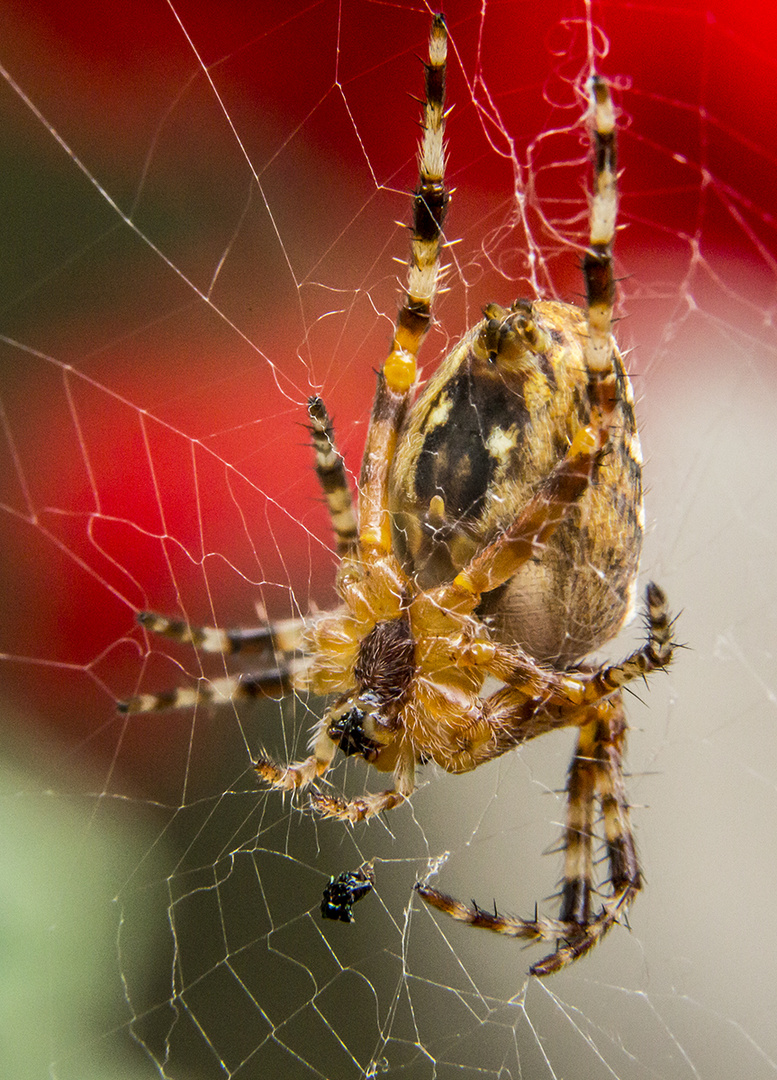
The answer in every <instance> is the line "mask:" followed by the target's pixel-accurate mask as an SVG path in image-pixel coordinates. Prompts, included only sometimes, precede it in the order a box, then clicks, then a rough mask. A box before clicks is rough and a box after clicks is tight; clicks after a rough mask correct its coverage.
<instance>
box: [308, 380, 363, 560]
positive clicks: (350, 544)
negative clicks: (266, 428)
mask: <svg viewBox="0 0 777 1080" xmlns="http://www.w3.org/2000/svg"><path fill="white" fill-rule="evenodd" d="M308 416H309V417H310V428H309V430H310V434H311V436H312V438H313V449H314V450H315V452H316V475H317V476H318V480H319V483H320V484H321V488H322V490H323V492H324V496H325V498H326V502H327V507H328V508H329V520H330V521H331V523H332V531H333V532H334V534H335V539H336V540H337V554H338V555H339V557H340V558H341V559H343V558H345V557H346V556H347V555H353V554H355V553H356V551H357V548H358V538H359V530H358V525H357V522H356V512H355V510H354V505H353V495H352V493H351V486H350V484H349V483H348V477H347V476H346V473H345V465H344V463H343V458H342V455H341V454H340V452H339V450H338V449H337V446H336V444H335V440H334V431H333V429H332V421H331V420H330V418H329V413H328V412H327V410H326V406H325V405H324V403H323V401H322V400H321V398H320V397H312V398H310V400H309V401H308Z"/></svg>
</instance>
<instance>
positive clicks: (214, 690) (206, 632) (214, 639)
mask: <svg viewBox="0 0 777 1080" xmlns="http://www.w3.org/2000/svg"><path fill="white" fill-rule="evenodd" d="M138 622H139V623H140V624H141V626H144V627H145V628H146V629H147V630H148V631H149V632H151V633H153V634H158V635H159V636H160V637H166V638H168V639H169V640H171V641H178V642H181V643H182V644H185V645H193V646H194V648H195V649H196V650H197V651H198V652H204V653H216V654H221V655H231V654H234V653H238V652H245V653H252V654H257V655H258V656H259V657H260V665H259V668H258V670H257V671H256V672H252V673H250V674H244V675H233V676H224V677H222V678H216V679H211V680H209V681H204V680H203V681H202V683H201V685H200V687H198V688H194V687H178V688H177V689H174V690H168V691H164V692H162V693H161V694H136V695H135V696H134V697H131V698H128V699H127V700H126V701H120V702H119V703H118V705H117V708H118V710H119V712H122V713H143V712H159V711H162V710H166V709H187V708H191V707H193V706H194V705H200V704H210V703H214V704H223V703H225V702H229V701H240V700H246V699H250V698H256V697H280V696H282V695H283V694H286V693H288V692H289V691H290V690H292V689H295V688H300V687H301V686H302V685H304V673H305V671H306V669H307V661H306V660H305V659H304V657H302V656H300V653H301V652H302V651H303V649H304V633H305V630H306V628H307V623H306V622H305V621H304V620H303V619H284V620H281V621H279V622H277V623H271V624H268V625H267V626H259V627H252V628H243V629H233V630H221V629H218V628H216V627H213V626H190V625H189V623H187V622H185V621H184V620H182V619H168V618H167V617H166V616H165V615H157V614H155V613H154V612H152V611H141V612H140V613H139V614H138Z"/></svg>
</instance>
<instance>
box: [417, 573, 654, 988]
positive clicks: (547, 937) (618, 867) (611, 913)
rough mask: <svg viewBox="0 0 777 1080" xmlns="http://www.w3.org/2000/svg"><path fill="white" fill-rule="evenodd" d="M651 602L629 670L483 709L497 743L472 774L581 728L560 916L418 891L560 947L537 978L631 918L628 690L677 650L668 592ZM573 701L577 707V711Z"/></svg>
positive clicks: (550, 682)
mask: <svg viewBox="0 0 777 1080" xmlns="http://www.w3.org/2000/svg"><path fill="white" fill-rule="evenodd" d="M646 600H647V622H648V640H647V642H646V643H645V645H643V646H642V648H641V649H638V650H637V651H636V652H634V653H632V654H631V655H630V656H629V657H627V659H626V660H624V661H623V662H622V663H620V664H614V665H609V666H606V667H603V668H601V669H599V670H598V671H595V672H584V671H581V672H580V681H579V682H578V683H577V685H576V686H575V685H574V680H575V675H574V674H567V675H563V676H562V675H559V674H557V673H554V672H550V671H548V672H547V673H546V674H547V685H546V688H545V691H544V692H543V694H542V696H540V695H538V696H537V697H535V698H534V699H531V698H529V699H527V696H526V690H525V687H524V688H517V687H515V686H507V687H505V688H504V689H503V690H500V691H497V692H496V693H495V694H494V695H492V696H491V697H490V698H488V699H487V700H486V701H485V702H484V707H485V709H486V710H488V712H489V714H490V722H491V723H492V724H493V726H494V732H495V741H494V743H493V744H492V745H491V746H490V747H489V748H488V749H487V750H486V752H484V755H483V758H482V760H478V761H477V762H476V763H475V766H474V767H476V766H477V765H479V764H482V763H483V762H485V761H487V760H490V759H491V758H493V757H496V756H498V755H499V754H501V753H504V752H505V751H507V750H509V749H511V748H512V747H514V746H517V745H519V744H520V743H522V742H525V741H527V740H528V739H532V738H535V737H536V736H538V735H542V734H545V733H546V732H547V731H551V730H553V729H555V728H558V727H566V726H570V725H575V726H578V727H579V728H580V731H579V733H578V744H577V748H576V751H575V756H574V758H573V760H572V764H571V766H570V770H569V777H568V783H567V798H568V802H567V824H566V828H565V832H564V838H563V842H562V848H563V850H564V872H563V881H562V888H561V911H560V914H559V918H558V919H540V918H536V917H535V918H534V919H521V918H517V917H511V916H503V915H499V914H498V913H496V912H494V913H493V914H492V913H490V912H487V911H484V910H483V909H482V908H479V907H478V906H477V905H474V906H469V905H467V904H463V903H462V902H461V901H459V900H456V899H455V898H454V897H452V896H449V895H447V894H446V893H443V892H440V891H439V890H438V889H434V888H432V887H431V886H430V885H428V884H426V883H420V882H419V883H418V884H417V885H416V891H417V892H418V894H419V895H420V896H421V898H422V899H423V900H424V901H425V902H426V903H427V904H429V905H430V906H432V907H435V908H437V909H438V910H439V911H442V912H444V913H445V914H447V915H450V916H451V917H452V918H454V919H457V920H458V921H459V922H465V923H468V924H470V925H472V926H480V927H483V928H485V929H487V930H491V931H493V932H495V933H499V934H504V935H506V936H508V937H516V938H525V939H528V940H534V941H539V940H543V941H555V942H556V944H557V948H556V951H555V952H554V953H551V954H550V955H549V956H547V957H545V958H543V959H542V960H540V961H538V962H537V963H536V964H534V965H533V966H532V967H531V969H530V971H531V974H533V975H538V976H543V975H550V974H553V973H554V972H556V971H559V970H561V968H563V967H566V966H567V965H568V964H570V963H572V961H573V960H576V959H577V958H578V957H579V956H582V955H584V954H585V953H587V952H588V951H589V950H590V949H592V948H593V947H594V946H595V945H596V944H597V942H599V941H600V940H601V939H602V937H603V936H604V935H605V934H606V933H607V931H608V930H609V929H610V927H612V926H613V925H614V924H615V923H616V922H618V921H619V919H620V918H621V917H622V916H623V915H624V914H625V912H626V911H627V909H628V907H629V905H630V904H631V902H632V900H633V899H634V897H635V896H636V894H637V892H638V891H639V889H640V888H641V883H642V879H641V872H640V867H639V862H638V859H637V852H636V845H635V842H634V834H633V831H632V827H631V821H630V815H629V805H628V801H627V798H626V788H625V784H624V780H623V758H624V752H625V743H626V732H627V730H628V726H627V723H626V717H625V713H624V709H623V700H622V687H623V686H625V685H626V683H628V682H631V681H633V680H634V679H637V678H642V677H644V676H646V675H647V674H648V673H649V672H650V671H653V670H656V669H659V668H664V667H666V666H667V665H668V664H669V663H670V662H671V659H672V654H673V650H674V648H675V643H674V642H673V640H672V620H671V618H670V617H669V614H668V611H667V605H666V599H665V597H664V594H663V592H662V591H661V589H659V587H658V586H657V585H654V584H652V583H651V584H650V585H648V587H647V592H646ZM530 660H531V658H529V661H530ZM539 670H540V671H541V669H539ZM515 677H516V678H518V670H516V672H515ZM565 684H566V688H565ZM535 688H536V684H535ZM565 689H566V692H568V693H569V694H570V695H571V696H570V697H569V698H568V699H567V701H566V704H565V703H564V700H563V698H564V693H565ZM575 699H576V700H577V701H578V702H579V703H580V704H579V705H578V706H577V707H576V705H575ZM597 799H598V800H599V804H600V807H601V813H602V819H603V822H604V835H605V844H606V848H607V857H608V860H609V867H610V872H609V885H610V895H609V896H608V897H607V899H606V900H605V901H604V903H603V904H602V907H601V909H600V911H599V912H598V913H597V914H596V915H595V916H592V915H591V895H592V891H593V881H592V878H593V854H592V852H593V842H594V825H595V813H594V811H595V803H596V800H597Z"/></svg>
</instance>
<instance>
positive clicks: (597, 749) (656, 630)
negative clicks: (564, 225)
mask: <svg viewBox="0 0 777 1080" xmlns="http://www.w3.org/2000/svg"><path fill="white" fill-rule="evenodd" d="M446 53H447V30H446V25H445V20H444V18H443V16H442V15H435V16H434V17H433V20H432V26H431V35H430V42H429V57H428V62H427V63H426V64H425V73H426V75H425V91H426V93H425V102H424V104H423V135H422V138H421V143H420V148H419V179H418V185H417V187H416V189H415V191H414V193H413V223H412V242H411V255H410V261H409V269H408V280H407V288H406V292H405V297H404V301H403V303H402V305H401V308H400V311H399V315H398V317H397V322H396V327H395V332H394V338H393V341H392V344H391V349H390V351H389V354H388V357H387V358H386V360H385V362H384V364H383V367H382V369H381V371H380V372H379V374H378V381H377V389H376V393H375V398H374V404H373V409H372V416H371V420H370V424H369V428H368V431H367V436H366V446H365V450H364V459H363V464H362V469H361V476H360V481H359V500H358V511H357V509H356V507H355V502H354V499H353V497H352V494H351V490H350V487H349V482H348V480H347V477H346V473H345V469H344V465H343V461H342V458H341V456H340V454H339V453H338V451H337V448H336V445H335V441H334V436H333V432H332V425H331V422H330V419H329V415H328V413H327V410H326V408H325V406H324V404H323V402H322V401H321V399H320V398H318V397H314V398H311V399H310V401H309V403H308V414H309V418H310V430H311V433H312V440H313V446H314V450H315V461H316V465H315V467H316V471H317V474H318V478H319V481H320V484H321V487H322V489H323V492H324V495H325V497H326V500H327V503H328V508H329V515H330V518H331V523H332V527H333V531H334V535H335V538H336V542H337V551H338V556H339V559H340V562H339V568H338V571H337V578H336V588H337V592H338V595H339V597H340V601H341V603H340V606H339V607H338V608H337V609H336V610H334V611H331V612H326V613H323V614H321V613H316V614H312V615H310V616H309V617H307V618H300V619H290V620H286V621H283V622H279V623H275V624H272V625H265V626H262V627H259V628H256V629H238V630H219V629H215V628H212V627H205V628H194V627H191V626H190V625H189V624H188V623H186V622H183V621H180V620H173V619H169V618H166V617H164V616H162V615H157V614H153V613H149V612H141V613H140V615H139V619H140V622H141V623H142V625H143V626H144V627H146V628H147V630H149V631H152V632H153V633H156V634H162V635H165V636H166V637H168V638H171V639H173V640H175V641H179V642H188V643H191V644H192V645H193V646H194V647H195V648H197V649H200V650H204V651H208V652H217V653H235V652H238V651H253V652H254V653H257V654H258V657H259V661H258V663H259V666H258V670H257V671H256V672H254V673H251V674H244V675H240V676H236V677H225V678H222V679H216V680H214V681H212V682H210V683H209V684H207V685H203V686H202V687H201V688H199V689H196V690H194V689H188V690H187V689H178V690H174V691H171V692H170V693H163V694H143V695H139V696H136V697H134V698H131V699H130V700H129V701H126V702H124V703H122V704H121V705H120V709H121V710H122V711H124V712H130V713H136V712H144V711H149V710H156V709H163V708H176V707H179V708H180V707H186V706H192V705H195V704H197V703H198V702H205V701H219V700H220V701H225V700H226V701H234V700H237V699H241V698H246V697H253V696H257V695H259V696H261V695H267V694H274V693H277V692H279V691H280V692H284V693H287V692H292V691H293V692H307V693H313V694H315V695H322V696H329V697H332V698H333V700H332V702H331V704H329V706H328V708H327V709H326V711H325V712H324V715H323V716H322V717H321V719H320V720H319V721H318V722H317V723H316V725H315V727H314V729H313V732H312V737H311V740H310V747H309V750H310V755H309V757H307V758H306V759H305V760H303V761H297V762H294V763H291V764H288V765H282V764H278V763H276V762H274V761H272V760H270V759H269V758H268V757H265V756H260V757H258V758H257V759H256V760H254V761H253V766H254V768H255V769H256V772H257V773H258V775H259V777H260V778H261V779H262V780H263V781H264V782H265V783H266V784H268V785H270V786H271V787H273V788H276V789H279V790H280V791H295V790H297V789H301V788H309V789H310V790H311V792H312V793H311V795H310V803H311V806H312V808H313V809H314V810H315V811H317V812H318V814H320V815H322V816H323V817H326V818H336V819H338V820H340V821H343V822H349V823H355V822H359V821H362V820H365V819H368V818H371V817H373V816H374V815H376V814H380V813H382V812H384V811H388V810H390V809H392V808H393V807H396V806H399V805H401V804H403V803H404V802H406V800H407V799H409V797H410V796H411V794H412V792H413V790H414V788H415V784H416V772H417V770H418V768H419V766H422V765H425V764H427V763H430V762H435V763H436V764H437V765H439V766H441V767H442V768H443V769H446V770H448V771H449V772H452V773H462V772H468V771H470V770H471V769H476V768H477V767H478V766H479V765H482V764H484V763H485V762H487V761H493V760H494V759H495V758H497V757H499V756H500V755H501V754H504V753H506V752H507V751H508V750H511V749H513V748H514V747H516V746H520V745H521V744H523V743H525V742H526V741H527V740H528V739H533V738H535V737H536V736H538V735H541V734H543V733H544V732H547V731H551V730H553V729H556V728H562V727H574V728H577V729H578V734H577V747H576V750H575V754H574V757H573V759H572V763H571V766H570V769H569V776H568V782H567V796H568V809H567V821H566V827H565V831H564V835H563V842H562V847H563V852H564V869H563V880H562V884H561V891H560V900H561V902H560V912H559V916H558V918H557V919H550V918H540V917H539V916H538V914H537V912H536V911H535V915H534V918H531V919H521V918H515V917H507V916H503V915H500V914H497V913H496V912H494V914H490V913H488V912H486V911H484V910H482V909H481V908H480V907H478V906H477V905H474V906H471V907H470V906H468V905H465V904H463V903H461V902H460V901H458V900H455V899H453V898H452V897H450V896H447V895H446V894H445V893H442V892H439V891H438V890H437V889H435V888H433V887H432V886H431V885H429V884H428V882H418V883H417V884H416V890H417V892H418V895H419V896H420V897H421V898H422V899H423V900H424V901H425V902H426V903H427V904H429V905H431V906H432V907H434V908H437V909H439V910H440V911H441V912H445V913H447V914H448V915H450V916H452V917H453V918H454V919H458V920H460V921H462V922H465V923H469V924H471V925H474V926H481V927H485V928H487V929H489V930H492V931H495V932H497V933H499V934H504V935H507V936H508V937H517V938H523V939H528V940H529V941H545V942H550V943H552V945H553V946H554V948H553V950H552V951H551V952H550V953H549V955H548V956H546V957H545V958H544V959H542V960H540V961H539V962H538V963H535V964H534V965H533V967H532V968H531V969H530V970H531V973H532V974H534V975H548V974H550V973H552V972H556V971H558V970H560V969H561V968H563V967H565V966H566V965H568V964H569V963H570V962H572V961H573V960H575V959H577V958H578V957H581V956H583V955H584V954H586V953H588V952H589V951H590V949H591V948H592V947H593V946H594V945H595V944H596V943H597V942H598V941H600V940H601V938H602V937H603V936H604V934H605V933H607V931H608V930H609V929H610V928H611V927H612V926H613V924H614V923H615V922H619V921H621V920H622V919H623V917H624V916H625V913H626V911H627V909H628V907H629V905H630V904H631V902H632V900H633V899H634V897H635V896H636V894H637V892H638V891H639V889H640V887H641V884H642V877H641V872H640V867H639V862H638V859H637V854H636V848H635V843H634V837H633V833H632V828H631V824H630V820H629V804H628V801H627V797H626V792H625V786H624V779H623V754H624V749H625V740H626V731H627V723H626V719H625V714H624V708H623V697H622V691H623V687H624V686H625V685H626V684H627V683H629V682H631V681H632V680H634V679H637V678H644V677H645V676H647V675H648V674H649V673H650V672H651V671H653V670H654V669H658V668H664V667H666V665H667V664H669V662H670V660H671V658H672V652H673V648H674V642H673V640H672V622H671V620H670V617H669V614H668V611H667V604H666V600H665V598H664V594H663V593H662V591H661V590H660V589H659V588H658V586H657V585H654V584H650V585H648V587H647V595H646V608H647V641H646V643H645V644H644V645H643V646H642V647H641V648H640V649H638V650H637V651H635V652H633V653H632V654H631V655H630V656H629V657H628V658H627V659H625V660H624V661H622V662H621V663H618V664H614V665H603V666H597V665H595V664H591V663H586V662H585V657H586V656H588V655H589V654H590V653H592V652H593V651H594V650H596V649H598V648H599V647H600V646H601V645H603V644H604V643H606V642H607V641H609V640H610V639H611V638H612V637H614V635H615V634H616V633H617V631H618V630H619V629H620V628H621V626H622V625H623V624H624V623H625V622H626V621H627V619H628V618H630V616H631V614H632V612H633V609H634V601H635V591H636V576H637V570H638V563H639V555H640V548H641V543H642V534H643V510H642V485H641V457H640V447H639V438H638V434H637V429H636V424H635V420H634V411H633V396H632V391H631V386H630V384H629V380H628V377H627V375H626V372H625V370H624V366H623V361H622V358H621V354H620V352H619V350H618V347H617V345H616V343H615V340H614V338H613V335H612V309H613V302H614V296H615V284H614V279H613V269H612V242H613V236H614V232H615V223H616V210H617V174H616V158H615V112H614V108H613V105H612V101H611V98H610V93H609V89H608V86H607V84H606V82H605V81H604V80H603V79H602V78H601V77H600V76H599V75H597V74H594V75H593V76H592V78H591V82H590V101H591V105H590V116H591V139H592V144H593V191H592V194H591V199H590V239H589V243H588V246H587V249H586V251H585V256H584V259H583V267H582V269H583V276H584V279H585V286H586V295H587V304H586V306H585V307H583V308H578V307H575V306H573V305H571V304H566V303H561V302H557V301H553V300H538V301H530V300H525V299H518V300H515V301H514V302H513V303H512V304H511V306H510V307H502V306H500V305H499V304H496V303H490V304H488V305H487V306H486V307H485V309H484V313H483V318H482V319H481V320H480V321H479V322H478V323H477V324H476V325H475V326H473V327H472V329H470V330H469V331H468V332H467V333H466V334H465V336H464V337H463V338H462V340H461V341H460V342H459V343H458V344H457V345H456V346H455V347H454V348H453V350H452V351H451V353H450V354H449V355H448V356H447V357H445V358H444V359H443V361H442V362H441V364H440V366H439V368H438V369H437V371H436V373H435V374H434V375H433V376H432V378H431V379H430V380H429V382H428V383H427V384H426V385H425V387H424V388H423V389H422V390H421V391H420V392H419V393H416V384H417V381H418V376H417V369H416V359H417V354H418V349H419V346H420V344H421V341H422V339H423V337H424V334H425V333H426V331H427V329H428V327H429V324H430V320H431V313H432V302H433V298H434V295H435V290H436V286H437V283H438V278H439V271H440V252H441V247H442V243H443V221H444V218H445V213H446V209H447V206H448V201H449V192H448V190H447V188H446V186H445V179H444V172H445V147H444V143H443V131H444V123H445V109H444V96H445V70H446ZM487 677H489V678H491V679H492V680H493V679H495V680H497V681H498V688H497V689H496V690H494V691H492V692H486V691H485V690H484V683H485V681H486V678H487ZM338 748H339V749H340V751H342V753H343V754H345V755H357V756H358V757H361V758H363V759H364V760H365V761H367V762H368V763H369V764H370V765H372V766H373V767H374V768H375V769H376V770H378V771H380V772H382V773H390V774H392V783H391V785H390V786H389V787H388V788H387V789H386V790H384V791H380V792H372V793H365V794H363V795H359V796H357V797H355V798H351V799H345V798H343V797H341V796H339V795H335V794H331V793H330V792H329V791H328V790H321V788H320V787H319V786H318V784H317V782H318V781H320V779H321V778H322V777H324V776H325V774H326V773H327V771H328V770H329V768H330V766H331V765H332V762H333V760H334V758H335V755H336V752H337V750H338ZM597 803H598V806H599V808H600V810H601V815H602V820H603V832H604V843H605V847H606V854H607V860H608V867H609V874H608V878H609V883H608V892H607V895H606V896H604V897H603V899H602V902H601V904H600V905H599V906H598V910H597V909H596V904H597V902H596V901H595V900H594V894H595V891H596V890H595V888H594V880H593V861H594V860H593V846H594V838H595V832H594V830H595V826H596V819H597V813H596V811H597Z"/></svg>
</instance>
